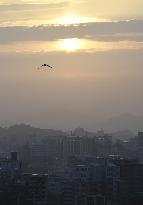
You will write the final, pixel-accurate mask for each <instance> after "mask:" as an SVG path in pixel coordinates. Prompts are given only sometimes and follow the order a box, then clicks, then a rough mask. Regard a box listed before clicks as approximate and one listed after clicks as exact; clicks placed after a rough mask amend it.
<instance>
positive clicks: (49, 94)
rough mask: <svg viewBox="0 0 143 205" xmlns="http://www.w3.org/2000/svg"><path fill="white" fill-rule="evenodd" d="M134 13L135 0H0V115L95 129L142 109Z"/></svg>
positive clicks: (139, 26)
mask: <svg viewBox="0 0 143 205" xmlns="http://www.w3.org/2000/svg"><path fill="white" fill-rule="evenodd" d="M39 2H40V3H39ZM142 18H143V1H142V0H136V1H135V0H126V1H123V0H120V1H117V0H78V1H77V0H63V1H61V0H55V1H54V3H53V1H52V0H41V1H36V0H21V1H20V0H17V1H16V0H0V72H1V74H0V96H1V97H0V113H1V114H0V121H1V120H8V121H9V120H10V121H14V122H26V123H31V124H33V125H35V126H41V127H49V128H64V129H65V128H72V127H76V126H85V127H86V128H93V129H94V128H95V129H96V128H97V124H96V123H97V122H98V121H104V120H106V119H108V118H110V117H111V116H114V115H120V114H122V113H127V112H128V113H135V114H142V115H143V110H142V105H143V92H142V87H143V70H142V69H143V19H142ZM43 63H48V64H51V65H52V66H54V68H55V69H54V70H51V71H39V70H37V69H36V68H37V67H38V66H40V65H41V64H43Z"/></svg>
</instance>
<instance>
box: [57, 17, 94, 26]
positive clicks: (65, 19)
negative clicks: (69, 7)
mask: <svg viewBox="0 0 143 205" xmlns="http://www.w3.org/2000/svg"><path fill="white" fill-rule="evenodd" d="M92 21H94V20H93V19H92V18H91V17H85V16H80V17H79V16H75V15H73V16H65V17H62V18H59V19H58V20H57V23H59V24H63V25H69V24H79V23H85V22H92Z"/></svg>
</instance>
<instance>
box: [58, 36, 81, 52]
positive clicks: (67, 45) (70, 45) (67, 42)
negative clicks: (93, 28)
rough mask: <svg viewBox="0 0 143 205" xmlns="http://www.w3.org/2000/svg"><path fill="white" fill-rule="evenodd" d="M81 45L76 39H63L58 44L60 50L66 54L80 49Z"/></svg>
mask: <svg viewBox="0 0 143 205" xmlns="http://www.w3.org/2000/svg"><path fill="white" fill-rule="evenodd" d="M81 47H82V43H81V42H80V40H79V39H77V38H69V39H63V40H61V42H60V48H61V49H62V50H66V51H67V52H74V51H76V50H79V49H81Z"/></svg>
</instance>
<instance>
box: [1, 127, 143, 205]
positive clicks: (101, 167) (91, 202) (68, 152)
mask: <svg viewBox="0 0 143 205" xmlns="http://www.w3.org/2000/svg"><path fill="white" fill-rule="evenodd" d="M142 162H143V132H141V131H138V132H137V133H136V134H135V135H134V136H130V135H129V132H128V133H127V131H126V132H124V131H123V132H119V133H116V134H115V133H110V134H106V133H105V132H104V131H103V130H102V129H101V130H100V131H98V132H95V133H93V132H89V131H86V130H84V129H83V128H76V129H75V130H73V131H69V132H63V131H56V130H50V129H40V128H34V127H31V126H28V125H24V124H21V125H15V126H12V127H9V128H0V204H3V205H9V204H10V205H11V204H15V205H142V204H143V203H142V202H143V163H142Z"/></svg>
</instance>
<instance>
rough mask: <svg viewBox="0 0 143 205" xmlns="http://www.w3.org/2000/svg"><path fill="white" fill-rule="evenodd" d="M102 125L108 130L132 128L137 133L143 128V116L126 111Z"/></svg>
mask: <svg viewBox="0 0 143 205" xmlns="http://www.w3.org/2000/svg"><path fill="white" fill-rule="evenodd" d="M101 126H102V127H103V128H104V129H105V130H107V131H108V132H114V131H115V132H116V131H118V130H131V131H132V132H135V133H136V132H138V131H142V130H143V116H138V115H132V114H128V113H126V114H122V115H119V116H115V117H112V118H110V119H109V120H107V121H105V122H103V123H101Z"/></svg>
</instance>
